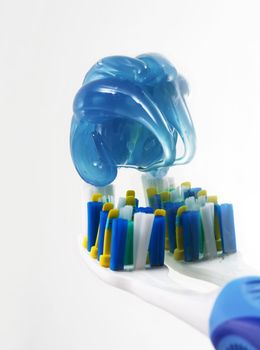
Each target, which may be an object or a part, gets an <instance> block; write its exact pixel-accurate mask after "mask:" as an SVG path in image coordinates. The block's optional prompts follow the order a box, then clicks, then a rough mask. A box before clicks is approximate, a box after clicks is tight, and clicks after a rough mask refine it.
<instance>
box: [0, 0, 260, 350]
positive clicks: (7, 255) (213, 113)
mask: <svg viewBox="0 0 260 350" xmlns="http://www.w3.org/2000/svg"><path fill="white" fill-rule="evenodd" d="M0 6H1V10H0V17H1V18H0V26H1V31H0V35H1V43H0V44H1V51H0V60H1V68H0V69H1V72H0V73H1V74H0V89H1V94H0V96H1V128H0V132H1V135H0V140H1V147H0V149H1V191H0V203H1V220H0V225H1V231H0V232H1V244H0V250H1V251H0V268H1V275H0V276H1V277H0V278H1V282H0V283H1V286H0V293H1V298H0V323H1V324H0V333H1V336H0V348H1V349H5V350H11V349H12V350H41V349H44V350H47V349H48V350H49V349H50V350H52V349H55V350H59V349H60V350H67V349H73V350H78V349H80V350H82V349H93V350H97V349H102V348H103V347H106V349H115V350H116V349H122V348H123V349H125V350H128V349H141V348H144V349H150V350H152V349H156V350H158V349H163V348H164V347H171V348H173V349H174V348H176V349H189V348H191V347H192V348H193V349H200V350H202V349H211V348H212V346H211V345H210V342H209V340H208V339H207V338H206V337H204V336H203V335H201V334H199V333H198V332H197V331H195V330H193V329H192V328H191V327H189V326H187V325H185V324H184V323H182V322H181V321H179V320H177V319H175V318H174V317H173V316H171V315H169V314H167V313H165V312H163V311H161V310H159V309H156V308H155V307H153V306H150V305H148V304H145V303H144V302H142V301H140V300H139V299H137V298H135V297H133V296H131V295H130V294H126V293H124V292H121V291H120V290H116V289H113V288H110V287H109V286H107V285H105V284H103V283H102V282H101V281H99V280H98V279H97V278H96V277H95V276H94V275H92V274H91V273H90V272H89V271H88V270H87V268H86V266H85V265H84V262H83V261H82V260H81V258H80V256H79V253H78V248H77V235H78V234H79V233H80V231H81V211H80V207H81V202H80V195H81V193H80V192H81V180H80V179H79V177H78V175H77V174H76V172H75V171H74V168H73V166H72V162H71V159H70V154H69V128H70V121H71V114H72V101H73V97H74V95H75V93H76V91H77V90H78V89H79V87H80V84H81V82H82V79H83V76H84V74H85V73H86V71H87V70H88V69H89V68H90V66H91V65H92V64H94V63H95V62H96V61H97V60H98V59H99V58H101V57H103V56H107V55H112V54H124V55H132V56H135V55H138V54H140V53H143V52H151V51H152V52H159V53H162V54H164V55H165V56H166V57H168V59H169V60H171V61H172V62H173V63H174V64H175V65H176V66H177V68H178V70H179V71H181V72H182V73H183V74H184V75H185V76H186V78H187V80H188V81H189V83H190V87H191V94H190V97H189V99H188V105H189V107H190V110H191V113H192V117H193V120H194V124H195V127H196V131H197V136H198V148H197V153H196V157H195V159H194V161H193V162H192V163H191V164H190V165H188V166H183V167H179V168H177V169H174V170H172V173H173V174H174V175H175V176H176V179H177V182H179V181H184V180H191V181H192V183H193V184H194V185H201V186H203V187H204V188H206V189H208V192H209V193H211V194H218V195H219V198H220V200H221V201H222V202H224V201H229V202H232V203H233V204H234V207H235V216H236V227H237V235H238V243H239V247H240V250H242V251H243V252H244V254H245V256H246V258H247V259H248V260H249V261H250V262H251V263H252V264H253V265H255V266H256V267H259V268H260V262H259V258H258V256H259V244H260V238H259V237H260V230H259V175H260V174H259V149H260V138H259V126H260V123H259V117H260V103H259V100H260V99H259V96H260V85H259V81H260V39H259V33H260V21H259V14H260V8H259V1H206V0H205V1H187V0H182V1H174V0H172V1H164V0H160V1H151V0H150V1H141V0H139V1H135V0H132V1H123V0H121V1H120V0H119V1H114V0H113V1H112V0H110V1H104V0H103V1H87V0H85V1H83V0H82V1H80V0H75V1H66V0H63V1H62V0H53V1H43V0H42V1H41V0H31V1H30V0H24V1H18V0H17V1H12V0H6V1H3V0H2V1H1V2H0ZM129 181H130V176H129ZM125 183H126V185H128V180H127V179H125ZM191 312H192V310H191Z"/></svg>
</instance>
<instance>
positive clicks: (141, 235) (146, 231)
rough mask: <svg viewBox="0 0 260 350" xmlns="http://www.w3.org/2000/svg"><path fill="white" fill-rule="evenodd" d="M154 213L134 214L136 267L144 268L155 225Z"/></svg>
mask: <svg viewBox="0 0 260 350" xmlns="http://www.w3.org/2000/svg"><path fill="white" fill-rule="evenodd" d="M153 220H154V214H146V213H136V214H135V215H134V268H135V269H144V267H145V263H146V257H147V252H148V247H149V242H150V236H151V231H152V226H153Z"/></svg>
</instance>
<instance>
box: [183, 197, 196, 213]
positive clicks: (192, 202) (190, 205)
mask: <svg viewBox="0 0 260 350" xmlns="http://www.w3.org/2000/svg"><path fill="white" fill-rule="evenodd" d="M185 205H187V207H188V210H196V209H197V203H196V200H195V197H188V198H186V199H185Z"/></svg>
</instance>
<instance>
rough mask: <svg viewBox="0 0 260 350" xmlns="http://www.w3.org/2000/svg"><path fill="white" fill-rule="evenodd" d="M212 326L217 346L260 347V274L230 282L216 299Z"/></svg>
mask: <svg viewBox="0 0 260 350" xmlns="http://www.w3.org/2000/svg"><path fill="white" fill-rule="evenodd" d="M209 327H210V336H211V340H212V343H213V344H214V346H215V348H216V349H217V350H232V349H241V350H242V349H243V350H257V349H260V277H259V276H258V277H256V276H252V277H246V278H240V279H236V280H234V281H232V282H230V283H229V284H227V285H226V286H225V287H224V288H223V289H222V291H221V293H220V294H219V296H218V298H217V300H216V302H215V305H214V307H213V311H212V314H211V317H210V322H209Z"/></svg>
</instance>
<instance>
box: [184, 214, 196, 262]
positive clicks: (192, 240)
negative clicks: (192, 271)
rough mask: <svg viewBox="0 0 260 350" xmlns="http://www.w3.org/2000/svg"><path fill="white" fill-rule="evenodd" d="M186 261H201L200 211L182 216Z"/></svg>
mask: <svg viewBox="0 0 260 350" xmlns="http://www.w3.org/2000/svg"><path fill="white" fill-rule="evenodd" d="M181 219H182V227H183V246H184V260H185V261H196V260H198V259H199V247H200V239H201V222H200V212H199V211H197V210H196V211H185V212H184V213H183V214H182V216H181Z"/></svg>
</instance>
